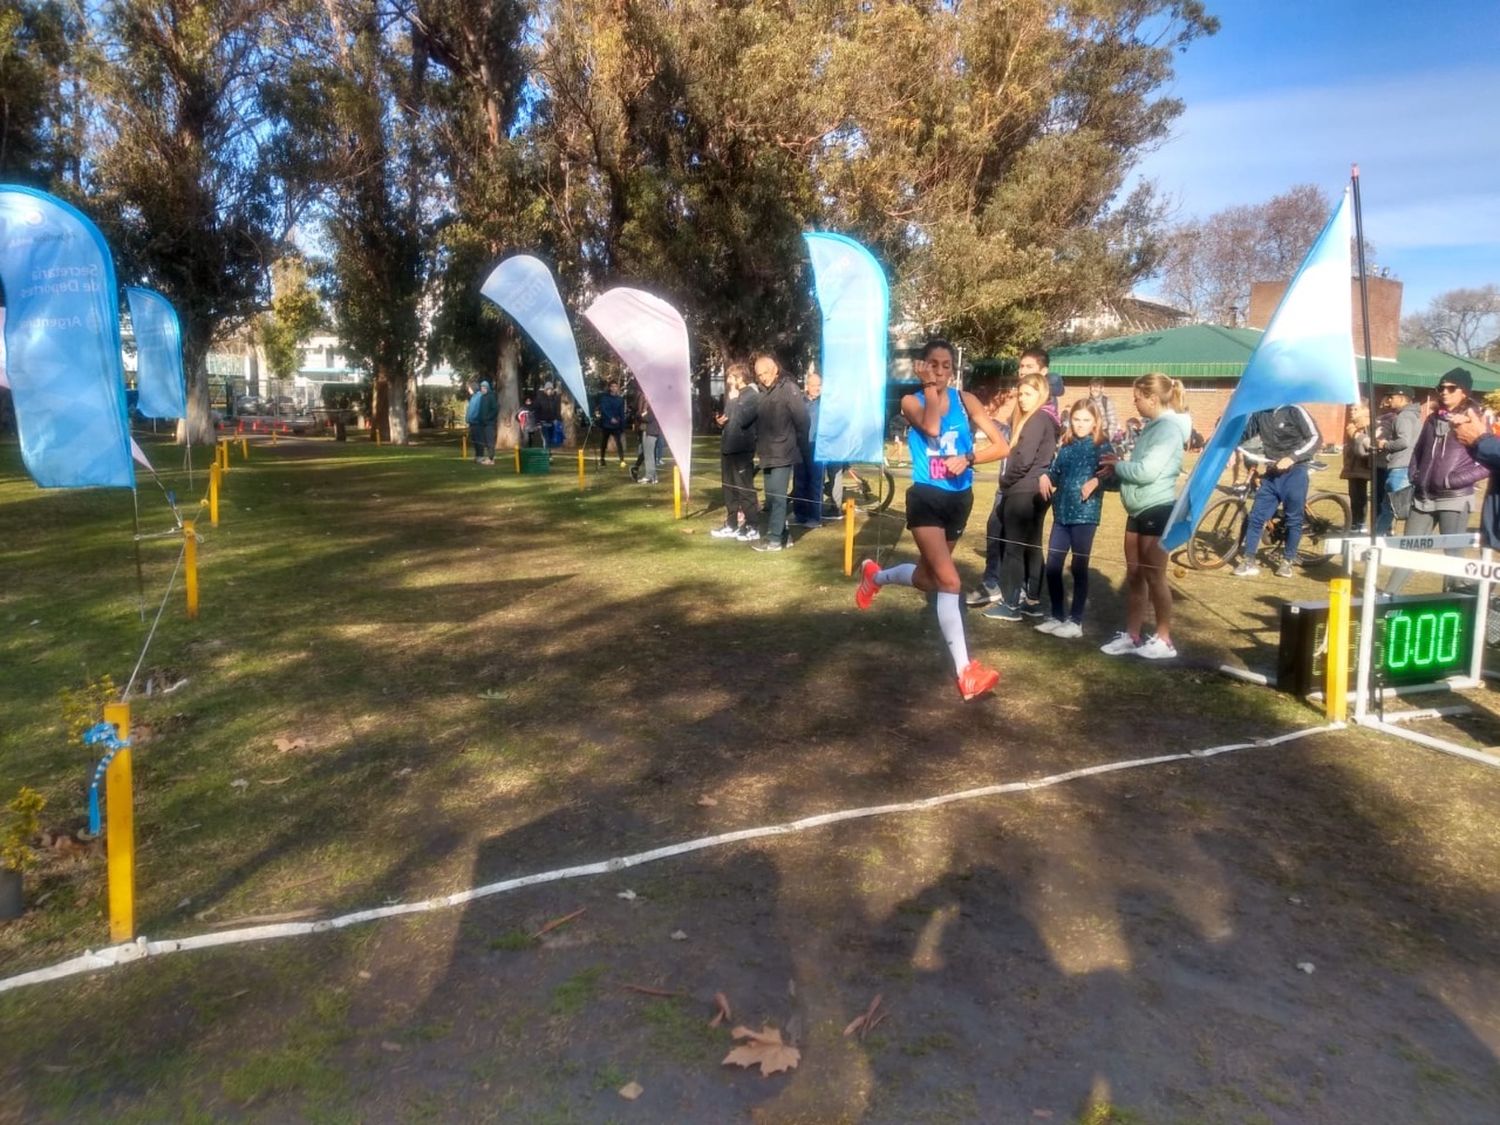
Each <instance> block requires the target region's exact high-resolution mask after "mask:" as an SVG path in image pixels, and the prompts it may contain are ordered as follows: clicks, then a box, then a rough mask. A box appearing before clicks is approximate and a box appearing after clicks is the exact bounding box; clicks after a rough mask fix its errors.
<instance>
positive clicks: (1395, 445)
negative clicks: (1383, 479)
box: [1375, 402, 1422, 469]
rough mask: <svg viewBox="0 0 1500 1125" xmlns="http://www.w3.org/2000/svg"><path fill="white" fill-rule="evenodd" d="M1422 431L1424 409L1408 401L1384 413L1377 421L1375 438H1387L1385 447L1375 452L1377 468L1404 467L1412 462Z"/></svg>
mask: <svg viewBox="0 0 1500 1125" xmlns="http://www.w3.org/2000/svg"><path fill="white" fill-rule="evenodd" d="M1421 432H1422V410H1421V408H1420V407H1419V406H1417V404H1416V403H1414V402H1413V403H1408V404H1407V405H1406V406H1403V407H1402V408H1401V409H1400V410H1398V411H1396V412H1394V413H1391V414H1382V415H1381V416H1380V417H1379V418H1378V419H1377V420H1376V422H1375V438H1376V441H1377V442H1378V441H1379V440H1380V439H1382V438H1383V439H1385V448H1384V449H1377V450H1376V452H1375V467H1376V468H1377V469H1404V468H1406V467H1407V466H1408V465H1410V464H1411V454H1412V450H1413V449H1415V448H1416V445H1417V435H1418V434H1420V433H1421Z"/></svg>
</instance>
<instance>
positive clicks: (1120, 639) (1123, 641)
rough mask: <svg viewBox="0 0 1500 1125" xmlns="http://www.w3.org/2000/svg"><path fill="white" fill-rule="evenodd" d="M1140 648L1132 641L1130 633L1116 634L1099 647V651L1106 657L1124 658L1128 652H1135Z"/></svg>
mask: <svg viewBox="0 0 1500 1125" xmlns="http://www.w3.org/2000/svg"><path fill="white" fill-rule="evenodd" d="M1139 647H1140V646H1139V645H1138V644H1136V643H1135V642H1134V641H1132V640H1131V639H1130V634H1129V633H1116V634H1115V635H1114V636H1113V637H1112V638H1110V639H1109V640H1107V641H1105V642H1104V643H1103V644H1102V645H1100V646H1099V651H1100V652H1102V653H1104V655H1105V656H1124V655H1125V654H1126V653H1127V652H1134V651H1135V650H1136V649H1138V648H1139Z"/></svg>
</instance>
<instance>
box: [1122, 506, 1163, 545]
mask: <svg viewBox="0 0 1500 1125" xmlns="http://www.w3.org/2000/svg"><path fill="white" fill-rule="evenodd" d="M1171 514H1172V505H1171V504H1158V505H1157V506H1156V507H1154V508H1147V509H1146V510H1145V511H1144V512H1140V513H1138V514H1136V515H1133V516H1131V517H1130V518H1128V519H1127V520H1126V521H1125V530H1126V531H1133V532H1135V533H1136V534H1137V535H1149V536H1151V537H1152V538H1154V539H1160V538H1161V535H1162V532H1164V531H1166V530H1167V519H1168V517H1169V516H1171Z"/></svg>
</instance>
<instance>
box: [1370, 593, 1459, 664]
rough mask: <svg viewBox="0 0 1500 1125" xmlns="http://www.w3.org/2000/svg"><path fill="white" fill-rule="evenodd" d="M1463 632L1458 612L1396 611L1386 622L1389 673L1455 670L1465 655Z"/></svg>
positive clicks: (1386, 649) (1386, 656)
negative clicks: (1462, 654) (1455, 666)
mask: <svg viewBox="0 0 1500 1125" xmlns="http://www.w3.org/2000/svg"><path fill="white" fill-rule="evenodd" d="M1463 629H1464V624H1463V615H1462V614H1461V613H1459V612H1458V610H1456V609H1444V610H1440V609H1437V608H1433V609H1421V610H1417V611H1416V612H1415V613H1408V612H1406V611H1404V610H1395V611H1393V612H1392V613H1390V614H1388V615H1387V616H1386V619H1385V644H1384V646H1383V652H1384V656H1385V659H1384V660H1383V661H1382V663H1383V664H1384V666H1385V670H1386V671H1387V672H1397V673H1399V672H1412V671H1422V670H1425V669H1429V668H1431V669H1434V670H1437V669H1444V668H1451V667H1452V666H1453V665H1454V664H1455V663H1457V662H1458V660H1459V654H1460V653H1461V652H1462V651H1463V646H1462V644H1461V642H1462V640H1463Z"/></svg>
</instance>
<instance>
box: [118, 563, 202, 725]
mask: <svg viewBox="0 0 1500 1125" xmlns="http://www.w3.org/2000/svg"><path fill="white" fill-rule="evenodd" d="M186 555H187V541H186V540H185V539H184V540H183V544H182V550H181V551H179V552H178V553H177V563H176V565H175V566H173V567H172V576H171V577H170V578H168V579H167V590H166V593H164V594H163V595H162V597H161V605H160V607H158V608H157V611H156V620H154V621H152V622H151V629H150V631H149V632H147V634H146V643H145V644H144V645H142V646H141V655H140V656H139V657H138V658H137V659H136V662H135V667H134V668H132V669H131V670H130V679H129V680H128V681H127V682H126V684H125V690H124V691H123V692H121V693H120V701H121V702H122V703H123V702H126V701H128V700H129V699H130V689H131V688H133V687H134V686H135V678H136V676H138V675H140V672H141V665H142V664H144V663H145V662H146V653H148V652H149V651H151V642H152V640H154V639H155V637H156V627H157V626H158V625H160V624H161V615H162V613H163V612H165V611H166V608H167V599H168V598H170V597H171V596H172V587H173V586H174V585H176V583H177V572H178V571H179V570H181V569H182V560H183V558H184V556H186Z"/></svg>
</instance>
